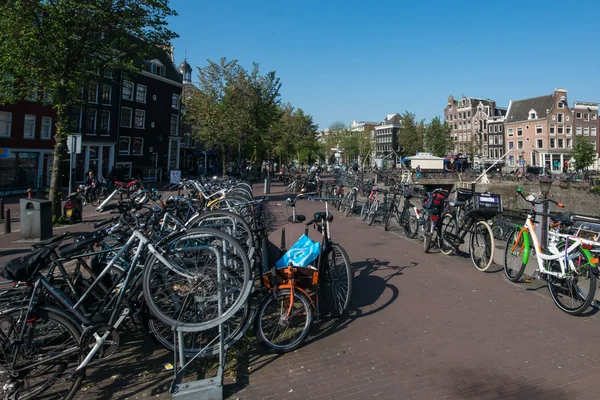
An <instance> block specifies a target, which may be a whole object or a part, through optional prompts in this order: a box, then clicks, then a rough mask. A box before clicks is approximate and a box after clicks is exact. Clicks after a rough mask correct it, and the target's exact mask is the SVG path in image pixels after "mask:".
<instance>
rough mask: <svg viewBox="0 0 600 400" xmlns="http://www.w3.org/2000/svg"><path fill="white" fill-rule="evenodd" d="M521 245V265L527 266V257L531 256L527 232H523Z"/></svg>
mask: <svg viewBox="0 0 600 400" xmlns="http://www.w3.org/2000/svg"><path fill="white" fill-rule="evenodd" d="M523 243H524V247H525V248H524V250H523V257H522V261H523V264H525V265H527V263H528V262H529V255H530V254H531V240H530V239H529V232H527V231H524V232H523Z"/></svg>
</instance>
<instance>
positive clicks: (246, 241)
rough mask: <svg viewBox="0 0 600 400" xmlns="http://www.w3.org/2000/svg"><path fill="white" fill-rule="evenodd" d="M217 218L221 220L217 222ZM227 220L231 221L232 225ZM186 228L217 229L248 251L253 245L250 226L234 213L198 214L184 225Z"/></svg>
mask: <svg viewBox="0 0 600 400" xmlns="http://www.w3.org/2000/svg"><path fill="white" fill-rule="evenodd" d="M218 218H222V219H221V220H219V219H218ZM227 220H230V221H233V222H232V223H229V222H227ZM185 226H186V227H187V228H201V227H206V228H214V229H219V230H221V231H223V232H225V233H227V234H229V235H231V236H233V237H234V238H235V239H236V240H237V241H238V242H239V243H240V244H241V245H242V247H243V248H244V250H246V252H249V251H250V247H252V244H253V243H254V233H253V232H252V229H251V228H250V225H248V223H247V222H246V220H244V218H242V217H241V216H239V215H238V214H236V213H233V212H231V211H225V210H210V211H206V212H204V213H202V214H198V215H196V216H194V217H193V218H191V219H190V220H189V221H188V222H186V223H185Z"/></svg>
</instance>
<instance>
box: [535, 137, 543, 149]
mask: <svg viewBox="0 0 600 400" xmlns="http://www.w3.org/2000/svg"><path fill="white" fill-rule="evenodd" d="M536 144H537V148H538V149H541V148H543V147H544V139H538V140H537V143H536Z"/></svg>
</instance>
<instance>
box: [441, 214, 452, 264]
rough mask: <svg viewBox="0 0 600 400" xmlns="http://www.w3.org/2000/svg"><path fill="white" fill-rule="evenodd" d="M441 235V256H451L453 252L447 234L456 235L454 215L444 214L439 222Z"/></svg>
mask: <svg viewBox="0 0 600 400" xmlns="http://www.w3.org/2000/svg"><path fill="white" fill-rule="evenodd" d="M440 231H441V235H440V251H441V252H442V254H446V255H448V254H451V253H452V252H453V251H454V244H453V242H454V241H453V240H451V238H450V237H448V236H447V234H451V235H455V234H456V220H455V218H454V215H452V214H450V213H446V214H444V216H443V217H442V222H441V228H440Z"/></svg>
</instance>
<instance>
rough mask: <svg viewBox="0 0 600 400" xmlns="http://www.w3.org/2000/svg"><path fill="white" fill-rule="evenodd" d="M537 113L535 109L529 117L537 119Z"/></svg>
mask: <svg viewBox="0 0 600 400" xmlns="http://www.w3.org/2000/svg"><path fill="white" fill-rule="evenodd" d="M536 118H537V115H536V114H535V111H534V112H532V113H530V114H529V119H536Z"/></svg>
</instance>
